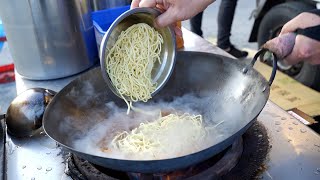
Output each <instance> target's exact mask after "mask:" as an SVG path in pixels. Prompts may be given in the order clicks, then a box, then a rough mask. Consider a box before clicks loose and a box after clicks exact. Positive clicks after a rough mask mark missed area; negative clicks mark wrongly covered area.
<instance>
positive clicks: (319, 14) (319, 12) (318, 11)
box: [308, 9, 320, 16]
mask: <svg viewBox="0 0 320 180" xmlns="http://www.w3.org/2000/svg"><path fill="white" fill-rule="evenodd" d="M308 12H309V13H312V14H316V15H318V16H320V9H312V10H310V11H308Z"/></svg>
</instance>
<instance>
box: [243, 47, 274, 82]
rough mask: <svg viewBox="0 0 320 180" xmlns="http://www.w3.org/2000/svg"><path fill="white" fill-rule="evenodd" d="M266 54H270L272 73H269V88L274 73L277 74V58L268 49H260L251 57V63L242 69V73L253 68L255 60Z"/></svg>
mask: <svg viewBox="0 0 320 180" xmlns="http://www.w3.org/2000/svg"><path fill="white" fill-rule="evenodd" d="M266 53H271V54H272V57H273V58H272V72H271V76H270V78H269V86H271V84H272V83H273V80H274V78H275V77H276V73H277V68H278V66H277V62H278V58H277V56H276V54H275V53H273V52H271V51H270V50H268V49H265V48H262V49H260V50H259V51H258V52H257V53H256V54H255V55H254V57H253V59H252V61H251V62H250V64H248V66H247V67H246V68H245V69H244V73H246V72H247V71H248V69H249V68H253V66H254V64H255V63H256V61H257V59H258V58H259V57H261V56H264V55H265V54H266Z"/></svg>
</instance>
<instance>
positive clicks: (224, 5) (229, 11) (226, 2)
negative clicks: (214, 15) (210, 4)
mask: <svg viewBox="0 0 320 180" xmlns="http://www.w3.org/2000/svg"><path fill="white" fill-rule="evenodd" d="M236 6H237V0H221V3H220V6H219V12H218V40H217V45H218V47H220V48H222V49H227V48H228V47H230V46H231V43H230V36H231V27H232V21H233V17H234V13H235V9H236ZM202 16H203V12H201V13H199V14H197V15H196V16H194V17H193V18H191V19H190V24H191V31H192V32H194V33H196V34H198V35H199V36H202V30H201V24H202Z"/></svg>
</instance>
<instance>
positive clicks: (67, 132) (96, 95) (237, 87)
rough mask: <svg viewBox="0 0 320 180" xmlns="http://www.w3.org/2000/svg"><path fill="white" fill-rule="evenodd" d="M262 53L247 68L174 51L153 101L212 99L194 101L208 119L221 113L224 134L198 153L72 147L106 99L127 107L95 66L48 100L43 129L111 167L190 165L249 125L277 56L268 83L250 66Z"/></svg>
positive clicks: (99, 116)
mask: <svg viewBox="0 0 320 180" xmlns="http://www.w3.org/2000/svg"><path fill="white" fill-rule="evenodd" d="M263 52H264V51H260V52H258V54H257V55H256V56H255V58H254V60H253V62H252V63H251V64H250V65H248V66H246V65H245V64H244V63H243V62H240V61H238V60H235V59H231V58H228V57H224V56H219V55H215V54H209V53H201V52H178V53H177V63H176V66H175V70H174V72H173V74H172V76H171V77H170V79H169V81H168V83H167V84H166V85H165V87H164V88H163V89H162V90H161V91H160V92H159V93H158V94H157V95H155V96H154V97H153V99H152V100H159V99H162V100H165V101H171V100H172V99H173V98H174V97H178V96H182V95H184V94H187V93H194V94H197V95H199V96H208V97H210V98H211V100H212V101H211V103H208V104H199V106H198V107H200V108H203V112H204V113H206V116H205V117H207V118H214V117H215V116H217V114H219V117H223V118H224V120H225V123H223V124H222V125H221V126H220V129H223V132H224V133H225V134H226V135H225V136H224V138H223V139H222V140H221V141H219V142H216V143H213V144H209V145H208V148H206V149H203V150H202V151H199V152H196V153H193V154H189V155H185V156H181V157H173V158H171V159H163V160H147V161H140V160H126V159H115V158H112V157H109V158H106V157H101V156H97V155H94V154H89V153H86V152H84V150H83V149H82V148H76V147H75V146H74V141H75V140H77V139H81V138H83V137H84V136H85V135H86V133H87V131H88V130H89V129H90V128H92V127H93V126H94V125H95V124H97V123H99V122H101V121H103V120H105V119H107V117H108V111H107V110H106V109H105V103H107V102H110V101H114V102H115V103H116V104H118V105H119V106H123V108H126V106H125V104H124V102H123V100H122V99H120V98H118V97H117V96H116V95H114V94H113V93H112V92H111V91H110V90H109V89H108V87H107V85H106V83H105V82H104V80H103V78H102V76H101V72H100V68H96V69H93V70H90V71H89V72H87V73H85V74H83V75H81V76H80V77H79V78H77V79H76V80H74V81H73V82H71V83H70V84H69V85H67V86H66V87H65V88H63V89H62V90H61V91H60V92H59V93H58V94H57V95H56V96H55V97H54V98H53V100H52V101H51V103H50V104H49V106H48V107H47V109H46V111H45V114H44V119H43V121H44V122H43V126H44V129H45V132H46V133H47V135H48V136H49V137H51V138H52V139H54V140H55V141H56V142H58V143H59V144H60V145H62V146H63V147H65V148H67V149H68V150H70V151H72V152H73V153H75V154H76V155H77V156H80V157H81V158H83V159H86V160H88V161H89V162H92V163H94V164H97V165H100V166H103V167H107V168H111V169H115V170H120V171H127V172H139V173H159V172H169V171H173V170H176V169H181V168H185V167H188V166H191V165H193V164H196V163H198V162H201V161H204V160H206V159H208V158H210V157H212V156H214V155H215V154H217V153H219V152H221V151H222V150H224V149H225V148H227V147H228V146H230V145H231V144H232V143H233V142H234V141H235V140H236V139H237V138H239V136H241V135H242V134H243V133H244V132H245V131H246V130H247V129H248V128H249V127H250V126H251V125H252V123H253V122H254V121H255V119H256V117H257V116H258V115H259V113H260V112H261V110H262V109H263V107H264V106H265V104H266V102H267V100H268V97H269V92H270V88H269V87H270V85H271V83H272V81H273V78H274V76H275V69H276V60H275V63H274V70H273V73H272V75H271V78H270V80H269V82H268V81H267V80H266V79H265V78H264V77H263V76H262V75H260V74H259V73H258V72H257V71H256V70H254V69H253V68H252V66H253V64H254V62H255V60H256V59H257V58H258V56H259V55H260V54H261V53H263ZM148 103H149V102H148ZM194 103H197V102H194ZM234 104H239V105H240V106H241V107H240V108H241V109H242V110H243V111H238V109H236V108H239V107H236V106H234ZM236 112H241V113H242V114H239V113H238V114H237V113H236ZM221 115H223V116H221ZM212 138H215V137H212Z"/></svg>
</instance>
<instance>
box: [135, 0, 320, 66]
mask: <svg viewBox="0 0 320 180" xmlns="http://www.w3.org/2000/svg"><path fill="white" fill-rule="evenodd" d="M213 2H214V0H133V1H132V4H131V8H135V7H152V8H154V7H156V6H157V4H160V5H162V6H163V7H164V8H165V10H166V11H164V12H163V14H161V15H160V16H158V17H157V19H156V22H155V23H156V25H157V26H159V27H165V26H168V25H170V24H174V23H175V22H177V21H183V20H187V19H189V18H191V17H193V16H195V15H196V14H198V13H199V12H202V11H203V10H204V9H205V8H206V7H207V6H209V5H210V4H211V3H213ZM180 31H181V30H180ZM175 32H176V33H179V29H176V30H175ZM290 32H291V33H292V32H298V35H297V36H296V38H295V40H294V41H295V44H294V46H293V50H292V51H291V53H290V54H289V55H288V56H286V57H285V61H286V62H287V63H288V64H295V63H298V62H300V61H306V62H309V63H311V64H320V10H313V11H310V12H305V13H301V14H300V15H298V16H297V17H295V18H294V19H292V20H291V21H289V22H288V23H286V24H285V25H284V27H283V28H282V30H281V33H280V36H281V35H284V34H286V33H290ZM180 35H181V32H180Z"/></svg>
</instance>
